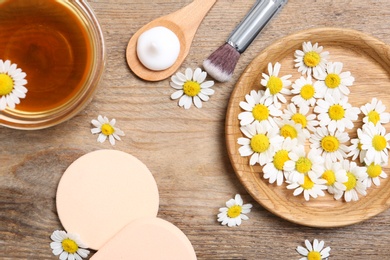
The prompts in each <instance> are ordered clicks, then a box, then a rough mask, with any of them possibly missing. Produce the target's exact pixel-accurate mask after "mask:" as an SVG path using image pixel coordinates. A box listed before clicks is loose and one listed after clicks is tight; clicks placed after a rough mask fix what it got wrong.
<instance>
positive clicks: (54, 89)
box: [0, 0, 106, 130]
mask: <svg viewBox="0 0 390 260" xmlns="http://www.w3.org/2000/svg"><path fill="white" fill-rule="evenodd" d="M105 57H106V51H105V43H104V38H103V33H102V30H101V27H100V25H99V22H98V20H97V18H96V16H95V14H94V12H93V11H92V9H91V7H90V6H89V4H88V3H87V2H86V1H84V0H81V1H79V0H68V1H64V0H50V1H48V0H29V1H25V0H5V1H4V0H0V59H1V60H3V61H6V60H9V61H10V62H11V64H16V65H17V67H18V68H20V69H21V70H22V71H23V72H25V73H26V77H25V79H26V80H27V84H26V85H25V87H26V88H27V90H28V91H27V93H26V97H25V98H23V99H20V103H19V104H16V107H15V108H14V109H12V108H10V107H6V109H4V110H2V111H0V125H3V126H6V127H10V128H15V129H26V130H27V129H42V128H47V127H50V126H53V125H57V124H59V123H61V122H64V121H66V120H68V119H70V118H71V117H73V116H75V115H76V114H77V113H78V112H80V111H81V110H82V109H84V108H85V106H86V105H87V104H88V103H89V102H90V101H91V100H92V97H93V95H94V94H95V92H96V89H97V86H98V83H99V81H100V79H101V77H102V74H103V71H104V66H105ZM0 72H1V71H0Z"/></svg>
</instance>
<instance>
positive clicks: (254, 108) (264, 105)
mask: <svg viewBox="0 0 390 260" xmlns="http://www.w3.org/2000/svg"><path fill="white" fill-rule="evenodd" d="M264 95H265V92H264V91H263V90H258V91H255V90H251V92H250V93H249V94H247V95H245V100H246V102H245V101H241V102H240V107H241V108H242V109H243V110H244V111H243V112H241V113H240V114H239V115H238V119H239V120H240V125H241V126H244V125H248V124H251V123H253V122H256V121H257V122H260V123H262V124H265V125H267V126H268V127H271V126H276V125H275V121H274V117H278V116H280V115H281V114H282V111H281V110H280V109H278V108H276V107H275V106H274V105H273V104H272V101H270V100H268V99H264Z"/></svg>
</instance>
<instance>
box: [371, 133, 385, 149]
mask: <svg viewBox="0 0 390 260" xmlns="http://www.w3.org/2000/svg"><path fill="white" fill-rule="evenodd" d="M372 146H373V147H374V149H375V150H377V151H382V150H383V149H385V148H386V146H387V141H386V138H385V137H384V136H381V135H375V136H374V137H373V138H372Z"/></svg>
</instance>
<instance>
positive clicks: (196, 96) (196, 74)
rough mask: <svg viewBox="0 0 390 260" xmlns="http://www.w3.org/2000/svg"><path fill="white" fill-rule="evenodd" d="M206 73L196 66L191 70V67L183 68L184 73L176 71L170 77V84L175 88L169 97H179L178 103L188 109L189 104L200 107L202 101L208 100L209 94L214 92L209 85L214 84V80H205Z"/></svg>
mask: <svg viewBox="0 0 390 260" xmlns="http://www.w3.org/2000/svg"><path fill="white" fill-rule="evenodd" d="M206 77H207V73H206V72H205V71H202V70H201V69H200V68H196V69H195V71H192V69H191V68H187V69H186V70H185V74H183V73H181V72H178V73H176V75H173V76H172V77H171V82H170V85H171V87H172V88H174V89H176V90H177V91H175V92H174V93H173V94H172V95H171V99H178V98H180V99H179V103H178V105H179V106H180V107H184V108H185V109H189V108H190V107H191V104H192V103H194V105H195V106H196V107H197V108H201V107H202V101H208V100H209V96H211V95H213V94H214V90H213V89H211V87H212V86H213V85H214V81H212V80H210V81H205V79H206Z"/></svg>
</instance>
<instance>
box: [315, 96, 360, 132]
mask: <svg viewBox="0 0 390 260" xmlns="http://www.w3.org/2000/svg"><path fill="white" fill-rule="evenodd" d="M314 112H316V113H318V119H319V121H320V126H328V128H329V131H331V132H333V131H335V130H336V129H339V130H340V132H344V130H345V128H347V129H352V128H353V127H354V125H353V122H352V121H355V120H357V119H358V115H359V113H360V109H359V108H357V107H352V105H351V104H350V103H348V97H342V98H340V97H332V96H330V95H328V94H327V95H325V99H324V100H323V99H319V100H317V106H316V107H314Z"/></svg>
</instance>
